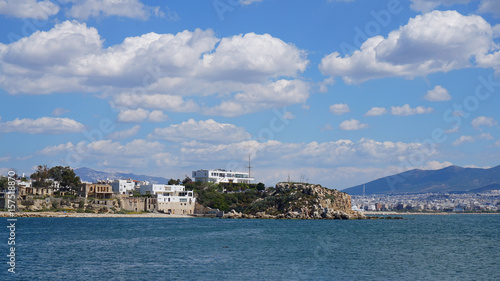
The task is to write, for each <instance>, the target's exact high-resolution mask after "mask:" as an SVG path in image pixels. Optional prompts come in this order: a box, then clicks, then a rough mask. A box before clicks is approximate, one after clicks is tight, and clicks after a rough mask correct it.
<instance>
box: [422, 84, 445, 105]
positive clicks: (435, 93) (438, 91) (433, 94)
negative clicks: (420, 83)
mask: <svg viewBox="0 0 500 281" xmlns="http://www.w3.org/2000/svg"><path fill="white" fill-rule="evenodd" d="M424 99H426V100H428V101H448V100H451V96H450V94H449V93H448V90H446V89H445V88H443V87H441V86H439V85H438V86H436V87H434V89H432V90H429V91H427V94H425V96H424Z"/></svg>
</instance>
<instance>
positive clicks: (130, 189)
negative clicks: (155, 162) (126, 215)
mask: <svg viewBox="0 0 500 281" xmlns="http://www.w3.org/2000/svg"><path fill="white" fill-rule="evenodd" d="M110 185H111V187H112V189H113V192H114V193H117V194H128V195H133V194H134V191H135V182H134V181H133V180H131V179H128V180H114V181H112V182H111V183H110Z"/></svg>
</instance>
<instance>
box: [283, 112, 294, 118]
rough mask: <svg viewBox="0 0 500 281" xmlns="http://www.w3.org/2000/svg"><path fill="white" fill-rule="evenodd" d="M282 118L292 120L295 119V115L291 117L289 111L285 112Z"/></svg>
mask: <svg viewBox="0 0 500 281" xmlns="http://www.w3.org/2000/svg"><path fill="white" fill-rule="evenodd" d="M283 118H284V119H286V120H292V119H295V115H293V113H291V112H290V111H285V113H284V114H283Z"/></svg>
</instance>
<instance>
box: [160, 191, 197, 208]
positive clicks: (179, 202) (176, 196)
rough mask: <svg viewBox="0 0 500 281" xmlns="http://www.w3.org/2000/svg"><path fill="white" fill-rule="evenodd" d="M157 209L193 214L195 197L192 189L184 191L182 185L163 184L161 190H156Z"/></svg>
mask: <svg viewBox="0 0 500 281" xmlns="http://www.w3.org/2000/svg"><path fill="white" fill-rule="evenodd" d="M156 195H157V206H158V211H160V212H164V213H167V214H176V215H191V214H194V210H195V204H196V198H195V197H194V195H193V191H186V190H185V187H184V186H183V185H164V189H163V190H157V191H156Z"/></svg>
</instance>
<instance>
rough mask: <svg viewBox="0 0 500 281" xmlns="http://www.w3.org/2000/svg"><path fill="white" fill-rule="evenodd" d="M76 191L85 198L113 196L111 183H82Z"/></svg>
mask: <svg viewBox="0 0 500 281" xmlns="http://www.w3.org/2000/svg"><path fill="white" fill-rule="evenodd" d="M77 192H78V195H79V196H81V197H85V198H87V197H95V198H98V199H110V198H111V197H112V196H113V188H112V187H111V185H109V184H102V183H82V184H80V185H79V186H78V191H77Z"/></svg>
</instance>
